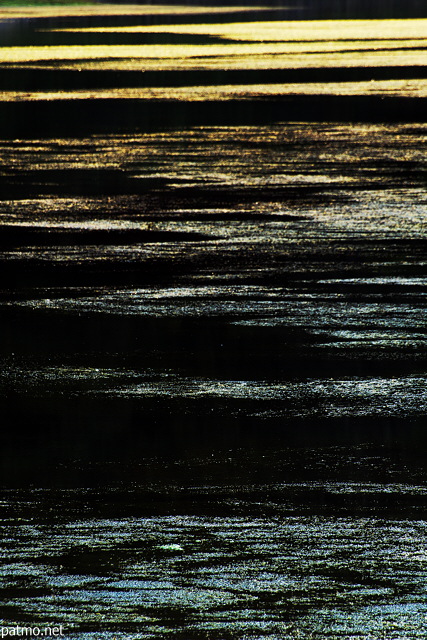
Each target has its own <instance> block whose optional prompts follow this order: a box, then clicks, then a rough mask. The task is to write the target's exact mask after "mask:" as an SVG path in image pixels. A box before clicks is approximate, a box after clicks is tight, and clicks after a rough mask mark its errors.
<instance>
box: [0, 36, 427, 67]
mask: <svg viewBox="0 0 427 640" xmlns="http://www.w3.org/2000/svg"><path fill="white" fill-rule="evenodd" d="M337 49H338V51H337ZM57 61H58V62H61V61H65V66H64V68H66V67H67V66H69V64H70V63H72V62H73V61H77V62H76V64H77V66H78V68H81V69H85V68H94V66H93V65H94V63H95V64H96V68H99V69H108V68H113V69H114V68H117V69H121V68H122V69H125V68H129V69H130V68H135V69H139V70H144V69H156V70H158V71H161V70H163V69H165V70H166V69H211V68H218V69H234V68H242V69H294V68H295V69H298V68H319V67H323V68H330V67H360V66H363V67H375V66H402V67H403V66H417V65H418V66H423V65H426V64H427V51H426V50H425V49H423V48H420V49H418V50H404V49H402V48H400V49H396V50H392V51H388V50H384V51H381V50H380V51H363V50H356V51H354V50H351V51H348V50H347V51H341V52H340V51H339V47H334V48H333V50H331V49H330V48H329V49H328V50H327V51H326V52H325V53H321V52H316V51H313V52H312V53H304V52H303V51H302V52H298V51H296V52H291V51H289V48H288V46H285V45H282V44H280V43H276V44H248V45H245V44H241V45H204V46H198V45H185V46H183V45H134V46H127V45H116V46H97V45H86V46H84V47H82V46H67V47H65V46H64V47H53V46H52V47H3V48H1V49H0V64H1V63H7V64H9V65H10V64H26V63H35V62H51V63H52V64H55V66H56V68H57V69H58V70H60V68H61V66H59V65H58V64H57ZM66 61H69V63H68V65H67V62H66ZM91 61H93V62H92V63H91Z"/></svg>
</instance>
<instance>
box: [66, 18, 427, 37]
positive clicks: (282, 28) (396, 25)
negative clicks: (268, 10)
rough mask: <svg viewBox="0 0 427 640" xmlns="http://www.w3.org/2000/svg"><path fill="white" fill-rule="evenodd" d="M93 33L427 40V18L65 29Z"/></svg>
mask: <svg viewBox="0 0 427 640" xmlns="http://www.w3.org/2000/svg"><path fill="white" fill-rule="evenodd" d="M64 31H70V32H73V31H75V32H83V33H84V32H86V33H91V32H93V33H94V32H96V33H101V32H103V33H163V32H165V31H167V32H168V33H181V34H204V35H212V36H222V37H225V38H232V39H236V40H252V41H254V42H255V41H256V42H261V41H263V40H275V41H285V40H286V41H312V40H336V39H344V40H354V39H356V40H364V39H366V38H369V39H376V40H382V39H394V38H408V39H415V38H418V39H426V38H427V19H408V20H307V21H305V20H295V21H293V20H290V21H284V20H282V21H270V22H235V23H216V24H174V25H147V26H135V27H105V28H98V27H97V28H87V29H64Z"/></svg>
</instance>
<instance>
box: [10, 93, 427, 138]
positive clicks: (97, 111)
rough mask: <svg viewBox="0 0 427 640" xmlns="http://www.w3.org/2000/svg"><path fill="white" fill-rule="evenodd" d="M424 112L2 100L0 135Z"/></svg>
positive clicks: (267, 103) (420, 104)
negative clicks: (76, 116)
mask: <svg viewBox="0 0 427 640" xmlns="http://www.w3.org/2000/svg"><path fill="white" fill-rule="evenodd" d="M76 109H78V112H79V118H78V119H76V118H75V113H76ZM426 113H427V99H426V98H388V97H387V98H385V97H379V96H353V97H348V96H301V97H296V96H292V97H285V98H280V99H275V100H269V99H265V100H264V99H259V100H252V99H248V100H224V101H217V100H215V101H209V102H207V101H206V102H205V101H197V102H180V101H173V100H171V101H154V100H153V101H144V100H132V99H129V100H117V99H105V100H89V99H88V100H84V101H83V100H82V101H75V100H58V101H57V100H54V101H37V102H25V101H23V102H10V103H9V102H3V103H0V136H1V137H3V138H8V139H10V138H16V137H26V138H29V139H34V138H38V137H52V136H82V135H89V134H96V133H97V134H100V133H107V132H108V133H111V132H114V131H115V132H121V133H126V132H135V131H156V130H162V129H171V128H184V127H190V126H192V127H193V126H233V125H262V124H269V123H273V122H287V121H289V122H290V121H293V122H295V121H297V122H301V121H306V122H372V123H375V122H378V123H379V122H424V121H425V119H426Z"/></svg>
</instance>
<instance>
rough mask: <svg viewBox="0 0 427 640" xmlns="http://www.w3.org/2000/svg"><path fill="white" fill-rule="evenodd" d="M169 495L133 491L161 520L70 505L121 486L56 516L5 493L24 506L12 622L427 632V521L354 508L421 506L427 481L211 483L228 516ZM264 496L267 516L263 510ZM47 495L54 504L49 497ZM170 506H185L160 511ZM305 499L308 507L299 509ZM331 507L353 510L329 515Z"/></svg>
mask: <svg viewBox="0 0 427 640" xmlns="http://www.w3.org/2000/svg"><path fill="white" fill-rule="evenodd" d="M170 491H172V493H173V495H174V501H173V504H169V500H168V498H167V496H166V495H165V494H163V493H161V492H156V491H154V490H153V491H152V492H151V495H149V497H148V496H147V495H139V494H138V493H136V494H134V495H133V499H134V500H135V502H136V503H138V500H141V499H142V500H144V499H145V500H147V498H148V499H151V501H152V502H154V505H155V506H154V508H155V510H157V511H160V513H158V514H156V515H152V516H142V517H138V516H131V517H108V516H106V517H97V518H93V517H89V518H82V519H77V520H76V517H75V513H74V511H73V506H71V507H70V501H71V505H73V503H74V501H76V500H80V501H81V502H82V503H83V504H84V503H85V502H86V501H88V500H90V499H92V500H94V498H95V499H96V500H102V501H103V503H104V505H105V504H108V505H109V506H111V504H113V505H114V503H115V502H117V501H119V500H120V495H117V494H116V493H115V492H113V491H111V492H104V493H103V494H99V495H98V494H91V493H90V492H89V491H75V490H74V491H73V492H72V493H70V492H62V493H59V495H58V494H57V495H55V496H54V497H55V500H56V504H57V505H59V506H60V509H61V513H60V515H53V516H51V517H50V518H49V520H47V519H45V518H43V517H42V518H41V517H40V516H39V515H35V514H32V515H30V513H29V512H28V507H27V506H26V504H25V503H26V501H27V500H28V495H26V494H25V493H23V494H20V493H16V492H11V493H9V494H6V495H5V496H3V497H4V501H3V504H2V506H3V509H4V510H5V511H7V512H10V513H15V514H16V515H15V516H12V517H10V518H8V519H7V520H6V521H5V522H4V524H3V530H4V536H5V539H6V541H7V554H5V555H4V556H3V558H2V565H1V568H0V580H1V583H2V584H3V585H7V593H8V594H10V595H8V596H7V597H6V598H5V601H4V605H3V611H7V613H8V620H13V621H14V622H15V623H16V624H21V623H22V616H23V615H24V616H25V621H26V623H27V624H28V623H30V622H31V624H33V625H36V624H40V621H43V623H48V622H50V623H51V624H53V623H54V622H56V621H58V620H61V622H62V624H63V625H64V627H65V628H66V637H67V638H70V640H71V639H73V640H74V639H77V638H78V639H79V640H80V639H84V640H89V639H90V640H95V639H97V638H100V637H101V638H105V639H108V640H112V639H113V638H117V639H120V640H136V639H141V640H142V639H148V638H162V639H163V638H215V639H218V640H219V639H222V638H277V639H278V638H281V639H285V640H291V639H292V640H293V639H295V638H317V639H320V638H364V639H365V638H366V639H367V638H394V639H398V638H399V639H400V638H420V639H421V638H424V637H425V630H426V616H427V605H426V602H425V590H426V587H425V576H426V562H427V547H426V543H425V537H426V522H425V520H423V519H420V517H419V516H416V515H415V517H414V518H413V519H410V520H404V521H402V520H401V519H396V518H394V517H393V516H392V515H391V517H390V516H389V517H387V518H386V519H385V520H380V519H378V517H373V516H372V515H370V514H369V507H368V508H367V509H366V511H367V513H365V514H360V515H359V516H358V517H354V516H353V515H352V516H349V515H348V514H346V513H345V509H346V506H347V508H348V506H350V505H351V504H352V502H353V501H357V498H358V499H359V501H360V500H366V501H367V502H369V501H378V502H379V503H380V504H381V503H384V506H385V511H386V512H387V506H386V505H389V504H390V503H391V502H392V501H393V499H401V497H402V494H403V495H406V498H405V499H406V501H407V502H408V503H411V502H412V503H413V502H417V500H419V498H420V497H422V496H424V497H425V493H426V488H425V486H423V487H419V486H407V487H402V486H400V485H398V484H395V485H393V484H391V485H389V486H388V487H387V493H386V494H385V493H384V487H383V486H382V485H367V484H364V483H359V482H357V483H354V484H353V485H352V484H348V483H346V484H344V485H341V484H339V483H330V484H327V483H326V484H325V483H319V484H318V485H313V484H312V483H309V484H307V483H303V482H302V483H296V484H295V483H294V484H292V485H287V484H282V485H274V486H258V488H256V489H255V488H254V487H241V488H240V491H237V492H236V491H234V492H233V493H232V492H231V491H230V489H229V488H224V489H219V488H216V489H212V488H211V489H209V490H205V491H204V499H205V500H209V498H211V499H212V498H215V500H216V505H217V506H216V509H215V511H216V512H217V513H215V512H213V513H212V512H211V513H207V514H204V515H191V514H186V513H185V508H186V507H185V505H186V504H187V503H188V502H191V500H192V499H193V498H194V496H197V498H198V499H200V498H199V497H198V496H199V495H200V489H199V490H196V489H195V488H193V489H187V490H183V489H181V490H179V491H176V490H175V491H174V490H173V489H170ZM202 491H203V490H202ZM266 496H268V511H269V515H268V517H265V516H262V515H259V514H258V513H257V511H258V509H259V501H260V500H261V501H263V502H264V503H265V501H266ZM32 499H33V498H32ZM37 500H38V501H40V504H41V505H43V506H44V507H45V508H48V507H49V503H46V496H45V495H44V494H43V492H38V494H37ZM165 501H166V504H167V506H169V508H172V509H173V510H176V511H178V513H176V514H174V515H162V513H161V510H162V507H160V509H159V506H158V505H159V504H160V505H162V503H163V507H164V506H166V504H165ZM307 502H308V503H313V502H314V503H315V504H317V505H318V506H317V508H315V511H317V513H312V507H309V508H308V509H307V507H306V506H304V503H306V504H307ZM322 503H323V505H322ZM295 504H298V505H299V509H300V510H301V511H302V512H303V513H300V514H299V515H293V514H289V511H291V510H292V508H295ZM332 504H333V505H334V507H335V510H337V511H339V508H340V507H344V512H343V513H341V514H336V515H334V516H332V517H331V515H329V514H328V513H327V511H328V508H330V505H332ZM12 505H13V507H12ZM325 505H329V507H328V506H327V507H326V509H325ZM183 508H184V513H182V510H183ZM200 508H201V510H202V511H203V509H204V506H203V503H202V504H201V505H200ZM11 509H13V511H11ZM57 509H58V507H56V508H55V510H56V513H57ZM103 509H105V506H104V507H103ZM221 510H223V511H224V512H225V513H223V514H221V515H218V512H220V511H221ZM322 510H323V511H326V513H322ZM304 511H308V512H307V513H304ZM242 513H249V515H241V514H242ZM18 514H19V517H17V516H18ZM12 593H13V596H12ZM94 627H96V628H98V629H99V631H96V632H94V631H93V628H94Z"/></svg>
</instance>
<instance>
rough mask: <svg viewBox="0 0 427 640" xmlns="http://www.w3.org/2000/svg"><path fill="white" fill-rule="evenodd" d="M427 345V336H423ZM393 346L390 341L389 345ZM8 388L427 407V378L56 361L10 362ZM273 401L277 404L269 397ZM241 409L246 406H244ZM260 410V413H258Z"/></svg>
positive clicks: (314, 411) (394, 410) (315, 408)
mask: <svg viewBox="0 0 427 640" xmlns="http://www.w3.org/2000/svg"><path fill="white" fill-rule="evenodd" d="M421 344H422V346H423V347H424V349H425V348H426V346H427V336H424V339H423V341H422V343H421ZM387 346H390V345H387ZM0 383H1V384H2V386H3V387H4V388H9V387H10V386H13V388H14V389H15V391H20V392H26V393H31V394H35V395H36V396H37V395H40V396H46V395H49V394H51V393H58V392H61V393H65V395H71V396H74V395H79V396H80V395H84V396H86V395H89V396H99V395H106V396H108V397H128V398H140V399H143V398H183V399H195V400H197V399H202V398H205V399H215V398H216V399H229V400H250V401H262V403H263V405H262V408H261V409H259V410H257V409H254V408H253V406H252V408H251V409H249V410H248V413H247V415H248V416H250V415H258V416H259V417H267V416H268V417H270V418H271V417H273V415H280V416H288V417H289V416H293V417H313V416H321V417H327V418H336V417H344V416H352V417H360V416H375V415H377V416H381V417H384V416H408V417H409V416H417V415H423V414H425V413H426V412H427V378H426V376H420V375H411V376H401V377H366V378H361V377H348V378H345V379H311V378H309V379H307V380H304V381H299V382H291V381H284V382H279V381H276V380H271V381H262V380H250V379H249V380H217V379H209V378H201V377H197V376H196V377H188V376H184V375H180V374H177V373H174V372H173V371H163V372H162V371H159V370H158V371H155V370H152V369H151V370H150V369H145V370H139V371H137V370H127V369H125V368H124V369H117V370H114V369H106V368H99V367H88V366H87V367H72V366H66V365H63V366H57V367H54V366H51V367H42V368H38V367H37V365H35V366H34V367H33V368H32V369H27V368H22V367H16V366H15V365H13V364H11V363H4V364H3V368H2V372H1V374H0ZM266 401H269V402H272V403H273V405H272V407H271V408H268V407H266V406H265V402H266ZM239 411H240V409H239ZM257 411H258V413H257Z"/></svg>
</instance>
